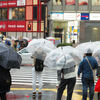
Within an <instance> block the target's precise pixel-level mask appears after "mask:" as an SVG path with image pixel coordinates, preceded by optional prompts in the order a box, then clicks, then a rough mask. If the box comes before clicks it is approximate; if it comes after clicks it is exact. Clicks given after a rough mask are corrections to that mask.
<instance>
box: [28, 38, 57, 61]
mask: <svg viewBox="0 0 100 100" xmlns="http://www.w3.org/2000/svg"><path fill="white" fill-rule="evenodd" d="M55 48H56V47H55V46H54V44H53V43H52V42H51V41H48V40H46V39H33V40H32V41H30V42H29V44H28V46H27V50H28V51H29V52H30V53H32V54H33V56H34V57H35V58H38V59H41V60H44V59H45V57H46V55H47V54H48V53H49V52H51V51H52V50H53V49H55Z"/></svg>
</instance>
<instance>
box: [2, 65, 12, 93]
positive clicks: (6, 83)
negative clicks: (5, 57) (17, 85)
mask: <svg viewBox="0 0 100 100" xmlns="http://www.w3.org/2000/svg"><path fill="white" fill-rule="evenodd" d="M10 86H11V75H10V70H8V69H4V68H3V67H1V66H0V93H4V92H9V91H10Z"/></svg>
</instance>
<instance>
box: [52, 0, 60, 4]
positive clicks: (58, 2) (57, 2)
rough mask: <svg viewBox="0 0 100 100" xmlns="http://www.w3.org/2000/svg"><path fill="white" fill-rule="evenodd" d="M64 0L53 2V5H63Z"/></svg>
mask: <svg viewBox="0 0 100 100" xmlns="http://www.w3.org/2000/svg"><path fill="white" fill-rule="evenodd" d="M61 3H62V0H53V5H61Z"/></svg>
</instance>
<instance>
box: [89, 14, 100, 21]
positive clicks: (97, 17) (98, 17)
mask: <svg viewBox="0 0 100 100" xmlns="http://www.w3.org/2000/svg"><path fill="white" fill-rule="evenodd" d="M90 20H100V13H90Z"/></svg>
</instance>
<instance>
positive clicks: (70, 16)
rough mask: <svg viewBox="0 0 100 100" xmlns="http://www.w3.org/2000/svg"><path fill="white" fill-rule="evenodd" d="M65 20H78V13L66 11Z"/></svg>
mask: <svg viewBox="0 0 100 100" xmlns="http://www.w3.org/2000/svg"><path fill="white" fill-rule="evenodd" d="M64 20H76V13H64Z"/></svg>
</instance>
